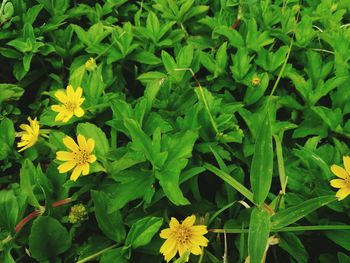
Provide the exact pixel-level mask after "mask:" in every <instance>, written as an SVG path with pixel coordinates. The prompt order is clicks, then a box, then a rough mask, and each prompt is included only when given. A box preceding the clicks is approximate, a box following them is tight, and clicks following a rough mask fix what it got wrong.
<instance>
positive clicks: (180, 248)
mask: <svg viewBox="0 0 350 263" xmlns="http://www.w3.org/2000/svg"><path fill="white" fill-rule="evenodd" d="M189 249H190V247H189V246H188V244H187V243H186V245H185V244H183V243H181V242H179V243H178V245H177V250H178V251H179V255H180V257H181V256H182V255H183V254H184V253H185V252H186V251H187V250H189Z"/></svg>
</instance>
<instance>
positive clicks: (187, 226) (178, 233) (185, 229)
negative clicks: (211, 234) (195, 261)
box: [160, 215, 208, 262]
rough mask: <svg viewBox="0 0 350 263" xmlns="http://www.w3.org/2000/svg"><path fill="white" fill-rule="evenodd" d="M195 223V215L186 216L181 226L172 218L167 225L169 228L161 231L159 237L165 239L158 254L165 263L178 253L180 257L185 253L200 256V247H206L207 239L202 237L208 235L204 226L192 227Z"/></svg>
mask: <svg viewBox="0 0 350 263" xmlns="http://www.w3.org/2000/svg"><path fill="white" fill-rule="evenodd" d="M195 221H196V217H195V215H192V216H188V217H187V218H186V219H185V220H184V221H183V222H182V223H181V224H180V223H179V221H178V220H177V219H176V218H174V217H172V218H171V220H170V223H169V227H170V228H166V229H163V230H162V231H161V232H160V237H161V238H164V239H166V241H165V242H164V244H163V245H162V247H161V248H160V252H161V253H162V254H163V255H164V258H165V260H166V261H167V262H169V261H170V260H171V259H172V258H173V257H174V256H175V255H176V253H177V252H179V255H180V257H181V256H182V255H183V254H184V253H186V252H187V251H189V252H190V253H192V254H194V255H200V254H202V249H201V247H206V246H207V245H208V239H206V238H205V237H204V236H203V235H204V234H206V233H208V230H207V226H205V225H197V226H194V225H193V224H194V222H195ZM187 261H188V258H187Z"/></svg>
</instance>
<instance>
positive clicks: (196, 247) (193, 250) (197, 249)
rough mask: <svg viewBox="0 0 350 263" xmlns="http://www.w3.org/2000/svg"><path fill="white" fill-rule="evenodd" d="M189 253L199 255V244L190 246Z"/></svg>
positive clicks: (200, 251)
mask: <svg viewBox="0 0 350 263" xmlns="http://www.w3.org/2000/svg"><path fill="white" fill-rule="evenodd" d="M191 253H192V254H194V255H200V254H202V249H201V248H200V247H199V246H193V247H192V248H191Z"/></svg>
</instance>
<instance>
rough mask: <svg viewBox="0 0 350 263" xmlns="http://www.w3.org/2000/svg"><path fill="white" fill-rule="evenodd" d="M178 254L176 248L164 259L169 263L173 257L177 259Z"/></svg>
mask: <svg viewBox="0 0 350 263" xmlns="http://www.w3.org/2000/svg"><path fill="white" fill-rule="evenodd" d="M176 252H177V248H176V246H175V247H174V249H173V250H171V251H170V252H169V253H167V254H165V255H164V258H165V260H166V262H169V261H170V260H171V259H172V258H173V257H175V255H176Z"/></svg>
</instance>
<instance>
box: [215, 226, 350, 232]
mask: <svg viewBox="0 0 350 263" xmlns="http://www.w3.org/2000/svg"><path fill="white" fill-rule="evenodd" d="M327 230H350V225H324V226H287V227H283V228H280V229H271V232H299V231H327ZM208 231H209V232H212V233H219V234H224V233H226V234H242V233H248V232H249V229H247V228H245V229H240V228H231V229H209V230H208Z"/></svg>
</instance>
